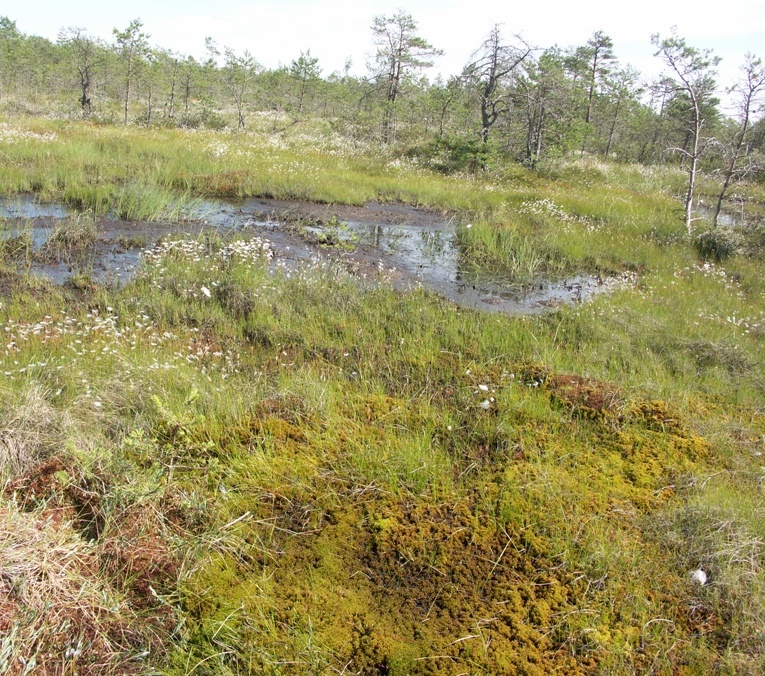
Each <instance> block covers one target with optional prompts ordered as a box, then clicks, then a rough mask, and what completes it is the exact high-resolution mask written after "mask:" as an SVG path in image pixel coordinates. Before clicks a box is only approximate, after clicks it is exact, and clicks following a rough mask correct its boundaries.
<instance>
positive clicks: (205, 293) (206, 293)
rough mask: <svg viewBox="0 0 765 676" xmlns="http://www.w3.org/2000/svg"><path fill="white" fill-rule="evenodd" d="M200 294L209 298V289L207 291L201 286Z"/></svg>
mask: <svg viewBox="0 0 765 676" xmlns="http://www.w3.org/2000/svg"><path fill="white" fill-rule="evenodd" d="M202 293H203V294H204V295H205V296H207V297H208V298H209V297H210V289H208V288H207V287H206V286H203V287H202Z"/></svg>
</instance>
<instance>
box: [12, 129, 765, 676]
mask: <svg viewBox="0 0 765 676" xmlns="http://www.w3.org/2000/svg"><path fill="white" fill-rule="evenodd" d="M306 124H308V123H306ZM311 124H312V125H313V128H312V129H311V133H312V137H311V138H310V139H307V138H306V135H305V134H306V130H305V129H303V130H299V131H298V130H295V131H294V133H293V134H291V135H290V134H287V135H282V136H280V137H278V138H276V139H275V137H274V136H272V135H271V134H270V133H266V132H264V133H259V132H256V131H249V132H247V133H246V134H238V135H236V136H232V135H230V134H228V133H225V132H212V131H183V130H145V129H141V130H138V129H134V128H126V129H119V128H110V127H102V126H95V125H93V124H89V123H72V122H63V121H50V120H29V121H28V122H25V123H23V124H21V123H19V122H14V124H13V125H10V124H9V123H4V125H5V126H4V127H3V128H4V130H5V133H6V137H7V138H13V139H14V140H13V142H8V143H6V144H5V145H4V146H3V150H2V152H3V155H4V160H5V161H4V162H3V165H2V167H0V186H2V191H3V192H4V193H5V195H7V197H8V203H9V204H12V203H13V200H14V196H16V195H19V194H21V193H23V192H33V193H34V194H35V195H36V197H37V198H38V199H40V200H59V201H62V202H64V203H66V204H68V205H70V206H71V207H74V208H76V209H77V210H80V213H77V214H75V215H73V216H71V217H69V218H68V219H62V220H61V221H60V223H59V225H58V227H57V229H56V230H55V232H54V235H53V236H51V238H50V240H49V242H48V244H46V247H47V248H46V249H44V250H42V252H41V253H35V252H32V245H31V242H30V236H29V234H28V228H25V227H23V226H22V227H21V228H19V227H18V223H17V222H16V221H13V223H14V224H15V225H14V227H13V228H11V227H10V226H9V230H11V231H12V232H11V233H10V235H9V236H8V237H6V238H4V239H3V240H2V261H3V267H2V270H1V271H0V327H1V328H2V335H3V344H2V349H0V473H1V476H2V479H3V492H2V498H0V571H2V573H0V589H1V590H2V596H0V671H3V672H7V673H17V674H26V673H82V674H91V673H97V672H101V673H103V672H106V673H156V672H160V673H168V674H240V673H272V674H288V673H295V674H303V673H361V674H412V673H419V674H461V673H475V674H481V673H484V674H498V673H511V674H512V673H517V674H549V673H565V674H575V673H614V674H616V673H633V672H639V673H687V674H696V673H703V672H709V671H715V672H718V673H756V672H759V671H762V670H763V669H765V663H763V655H764V654H765V634H763V631H762V627H763V625H764V624H765V570H764V568H763V565H764V564H765V531H764V530H763V523H764V522H763V518H762V517H763V496H762V472H763V468H762V454H763V453H764V452H765V447H764V446H763V440H765V417H763V401H765V380H764V379H763V374H764V373H765V363H764V361H765V360H764V359H763V356H764V354H765V349H764V348H765V343H764V342H763V341H765V275H763V269H762V266H763V261H762V241H761V240H762V237H761V233H760V232H759V228H758V227H757V226H749V225H746V222H744V224H742V225H737V226H731V227H730V228H724V229H720V228H718V229H717V230H714V231H712V234H711V235H706V236H705V237H706V238H705V239H704V238H701V239H698V238H695V237H689V236H688V234H687V233H686V230H685V227H684V224H683V221H682V218H681V215H680V209H679V206H678V205H679V201H678V195H680V194H682V190H683V185H684V178H683V175H682V173H680V172H679V171H675V170H670V169H667V168H643V167H635V166H626V165H618V164H607V163H602V162H596V161H594V160H592V159H588V158H584V159H579V160H576V161H568V162H560V163H559V164H557V165H556V166H555V168H554V170H553V169H552V168H551V169H550V170H548V171H537V172H531V171H528V170H526V169H524V168H521V167H518V166H514V165H507V166H502V167H499V168H497V169H496V170H491V171H489V170H487V171H482V172H479V173H475V174H459V175H452V176H445V175H442V174H438V173H432V172H431V171H430V170H428V169H425V168H423V167H421V166H420V165H419V164H417V162H415V161H411V160H402V159H400V158H397V157H396V156H395V155H394V154H393V153H392V152H388V151H386V152H377V151H376V152H375V156H373V155H372V153H367V152H366V151H365V150H364V149H359V148H355V149H354V148H353V147H352V146H349V145H347V144H346V143H345V141H344V140H343V138H342V137H340V136H337V135H336V134H335V133H334V132H333V131H332V130H331V129H330V128H329V127H328V126H325V125H323V124H322V123H320V122H316V121H314V122H312V123H311ZM705 181H706V183H705ZM714 185H715V184H714V182H713V181H712V180H711V179H705V180H702V182H701V184H700V186H699V189H700V190H701V194H702V196H704V195H706V194H710V195H714V191H715V188H714ZM705 191H706V192H705ZM741 191H742V194H746V195H748V196H749V197H748V202H747V205H748V206H747V209H748V210H749V211H748V212H747V213H749V215H750V216H752V215H753V214H756V213H757V209H760V208H761V206H762V205H761V190H760V188H758V187H757V186H749V187H747V186H743V187H741ZM248 195H257V196H272V197H284V198H296V199H304V200H313V201H319V202H324V203H327V204H330V203H345V204H359V203H363V202H365V201H367V200H378V201H383V202H396V201H402V202H406V203H408V204H411V205H418V206H422V207H428V208H430V209H436V210H439V211H441V212H444V213H446V214H448V215H449V217H450V218H452V219H454V220H455V221H456V222H457V223H458V224H459V227H458V239H459V245H460V248H461V251H462V255H463V257H464V264H465V266H466V267H467V268H469V267H471V266H472V267H474V268H478V269H492V270H503V271H505V272H509V273H511V274H513V275H515V276H516V277H517V278H518V279H520V280H529V279H531V280H534V279H539V278H540V276H543V275H556V274H561V273H562V272H572V271H574V272H575V271H580V272H589V273H595V274H608V273H625V272H629V273H631V275H632V278H631V279H632V280H633V283H632V284H630V285H629V286H628V287H620V288H618V289H616V290H615V291H614V292H613V293H612V294H611V295H601V296H599V297H597V298H594V299H593V300H592V301H591V302H588V303H582V304H575V305H570V306H561V307H558V308H556V309H554V311H551V312H549V313H547V314H543V315H537V316H516V317H511V316H504V315H499V314H489V313H481V312H477V311H473V310H468V309H465V308H461V307H459V306H456V305H453V304H451V303H448V302H446V301H444V300H442V299H440V298H439V297H438V296H436V295H434V294H432V293H430V292H428V291H427V290H424V289H413V290H411V291H409V292H406V293H402V292H398V291H395V290H393V289H392V288H391V286H390V284H389V283H388V281H387V280H386V278H385V276H384V269H383V273H382V274H381V276H380V277H379V279H377V280H375V283H374V284H370V283H369V280H367V282H366V283H365V284H363V285H361V284H360V283H359V280H358V279H356V278H354V276H353V275H351V274H349V273H348V272H346V271H345V270H344V268H342V267H341V266H339V265H336V264H334V263H332V262H330V261H329V260H327V259H325V258H321V257H315V258H313V259H312V260H310V261H306V262H305V263H304V264H303V265H301V266H298V267H296V268H285V267H281V266H279V265H277V264H275V263H276V262H277V261H276V259H275V257H274V252H273V248H272V247H271V245H270V244H269V242H268V239H267V234H262V233H257V234H256V235H246V234H245V232H242V233H240V234H239V235H236V236H233V237H226V238H223V237H220V236H218V235H215V234H214V233H207V234H203V235H200V236H199V237H183V236H180V235H179V236H177V237H174V238H170V239H165V240H162V241H161V242H158V243H156V244H154V245H152V246H150V247H149V248H147V249H146V250H145V251H144V253H143V255H142V264H141V267H140V269H139V272H138V273H137V275H136V276H135V277H134V278H133V279H132V280H131V281H129V282H128V283H126V284H124V285H117V284H95V283H94V282H93V281H92V279H91V278H90V277H88V275H87V274H86V272H87V271H85V274H80V275H78V276H74V277H72V278H71V279H70V280H69V281H68V282H67V283H66V284H65V285H63V286H54V285H52V284H50V283H48V282H46V281H44V280H41V279H37V278H34V277H31V276H28V275H26V274H25V273H24V265H19V262H20V261H21V262H24V261H27V260H28V259H29V257H30V256H32V255H43V254H46V253H47V254H48V255H50V256H52V257H56V258H57V260H64V261H66V262H71V263H72V264H73V265H76V255H77V253H78V252H80V251H81V250H83V249H87V247H88V246H91V245H92V242H93V240H94V238H96V237H97V236H98V235H97V231H96V228H95V225H94V218H98V217H101V216H103V215H106V214H110V215H111V216H112V217H117V218H129V219H144V220H151V219H159V220H161V219H175V218H178V217H179V215H180V216H182V217H183V218H192V217H198V214H199V210H200V209H202V210H203V209H204V203H203V202H202V200H204V199H206V198H208V199H209V198H211V197H221V196H248ZM195 214H196V215H197V216H195ZM755 217H756V216H755ZM329 223H330V226H332V227H335V228H339V227H340V224H338V223H337V222H336V221H332V220H330V221H329ZM8 224H11V221H8ZM330 231H331V229H330ZM721 233H727V235H726V236H727V237H728V238H729V239H730V241H735V243H736V245H735V246H732V245H731V246H727V245H726V244H725V242H727V241H728V240H724V238H723V235H722V234H721ZM317 243H318V244H322V243H324V244H326V242H321V241H320V242H317ZM318 250H321V248H320V247H319V249H318ZM699 570H700V571H703V572H704V575H705V576H706V578H705V579H706V582H705V584H700V583H699V582H698V580H699V576H698V574H696V575H695V577H692V573H693V571H699Z"/></svg>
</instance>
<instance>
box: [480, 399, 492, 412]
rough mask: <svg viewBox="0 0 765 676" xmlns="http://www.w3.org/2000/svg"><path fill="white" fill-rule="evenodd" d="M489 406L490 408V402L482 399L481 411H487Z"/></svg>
mask: <svg viewBox="0 0 765 676" xmlns="http://www.w3.org/2000/svg"><path fill="white" fill-rule="evenodd" d="M489 406H491V402H490V401H489V400H488V399H484V400H483V401H482V402H481V408H482V409H484V410H486V409H488V408H489Z"/></svg>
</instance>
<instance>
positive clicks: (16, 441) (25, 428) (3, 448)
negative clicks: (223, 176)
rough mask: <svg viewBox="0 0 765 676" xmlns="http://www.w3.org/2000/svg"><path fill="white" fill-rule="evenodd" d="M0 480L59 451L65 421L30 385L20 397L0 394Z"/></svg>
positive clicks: (6, 392) (43, 396)
mask: <svg viewBox="0 0 765 676" xmlns="http://www.w3.org/2000/svg"><path fill="white" fill-rule="evenodd" d="M0 400H2V401H5V402H7V403H6V405H5V406H1V407H0V479H3V478H5V479H7V478H9V477H13V476H17V475H19V474H23V473H24V472H26V471H28V470H29V469H30V468H31V467H33V466H35V465H37V464H38V463H39V462H40V461H41V460H42V459H44V458H45V457H46V456H47V455H48V454H50V453H51V452H53V451H55V450H56V449H59V448H61V445H62V443H63V436H64V430H65V428H66V424H67V421H66V418H65V417H64V416H62V415H61V414H60V413H59V412H57V411H56V410H55V409H54V408H53V407H52V406H51V404H50V403H49V402H48V400H47V397H46V395H45V391H44V390H43V388H42V387H39V386H32V387H30V388H29V389H27V390H26V391H25V392H24V394H23V395H22V396H21V397H19V396H18V395H16V394H15V393H13V392H9V391H5V392H2V393H0Z"/></svg>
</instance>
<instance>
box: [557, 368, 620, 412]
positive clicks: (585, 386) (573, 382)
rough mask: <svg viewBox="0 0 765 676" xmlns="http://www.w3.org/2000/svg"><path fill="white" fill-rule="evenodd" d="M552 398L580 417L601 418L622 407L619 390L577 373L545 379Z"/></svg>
mask: <svg viewBox="0 0 765 676" xmlns="http://www.w3.org/2000/svg"><path fill="white" fill-rule="evenodd" d="M546 386H547V387H548V388H549V389H550V396H551V397H552V400H553V401H554V402H556V403H558V404H561V405H563V406H565V407H566V408H568V409H570V410H571V412H572V413H573V414H574V415H576V416H578V417H582V418H603V417H605V416H607V415H614V414H616V413H618V412H619V411H620V410H622V408H623V407H624V397H623V396H622V393H621V390H620V389H619V388H618V387H615V386H614V385H611V384H610V383H604V382H601V381H598V380H591V379H590V378H583V377H581V376H577V375H556V376H552V377H550V378H548V379H547V381H546Z"/></svg>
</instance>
